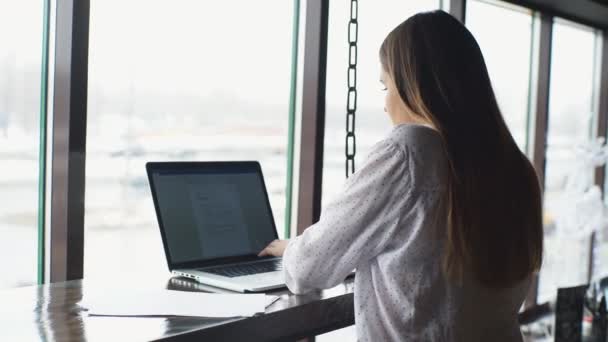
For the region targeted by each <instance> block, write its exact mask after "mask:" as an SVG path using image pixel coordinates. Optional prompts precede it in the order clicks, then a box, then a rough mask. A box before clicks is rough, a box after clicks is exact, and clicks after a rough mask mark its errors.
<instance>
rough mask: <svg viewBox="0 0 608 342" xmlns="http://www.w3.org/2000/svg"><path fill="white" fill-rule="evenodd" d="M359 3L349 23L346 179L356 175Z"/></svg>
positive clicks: (355, 3)
mask: <svg viewBox="0 0 608 342" xmlns="http://www.w3.org/2000/svg"><path fill="white" fill-rule="evenodd" d="M358 19H359V2H358V0H351V1H350V20H349V22H348V76H347V83H348V95H347V98H346V178H348V176H349V175H350V174H353V173H355V154H356V152H357V148H356V137H355V112H356V111H357V39H358V37H359V23H358Z"/></svg>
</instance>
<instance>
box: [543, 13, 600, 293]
mask: <svg viewBox="0 0 608 342" xmlns="http://www.w3.org/2000/svg"><path fill="white" fill-rule="evenodd" d="M594 42H595V34H594V32H593V31H592V30H591V29H587V28H584V27H581V26H575V25H573V24H568V23H566V22H563V21H556V22H555V24H554V25H553V47H552V52H551V53H552V57H551V58H552V64H551V83H550V93H549V96H550V98H549V122H548V131H547V152H546V166H545V175H546V176H545V197H544V202H545V220H546V226H545V251H546V252H545V260H544V264H543V268H542V270H541V276H540V288H539V298H538V299H539V301H543V300H546V299H548V298H550V297H552V296H555V294H556V292H555V291H556V288H557V287H562V286H570V285H578V284H582V283H586V282H587V273H588V260H589V246H590V244H589V235H588V234H577V232H573V234H568V235H565V234H564V233H563V232H566V231H565V230H562V229H561V228H560V229H558V228H559V227H561V226H559V225H557V224H556V223H557V222H558V219H559V222H562V221H561V218H560V217H562V215H561V213H563V212H564V211H565V210H564V207H561V205H564V204H566V205H567V208H570V207H571V206H572V205H573V203H574V202H575V201H576V200H577V198H575V197H570V198H568V199H565V198H563V194H564V193H565V191H566V190H567V189H566V181H567V177H568V175H569V174H572V172H573V171H574V170H575V169H574V166H576V165H578V163H579V162H580V158H578V157H577V155H576V154H575V151H576V148H577V147H578V146H581V145H583V144H587V143H589V142H590V141H591V137H592V136H593V121H594V114H593V80H594V74H593V71H594V70H593V69H594V54H595V50H594ZM592 171H593V170H592V169H589V170H585V174H584V175H583V174H579V175H578V176H577V177H580V176H586V175H589V176H590V175H591V172H592ZM564 200H565V201H566V202H564ZM560 208H562V209H560ZM558 214H560V215H558ZM564 228H567V227H565V226H564Z"/></svg>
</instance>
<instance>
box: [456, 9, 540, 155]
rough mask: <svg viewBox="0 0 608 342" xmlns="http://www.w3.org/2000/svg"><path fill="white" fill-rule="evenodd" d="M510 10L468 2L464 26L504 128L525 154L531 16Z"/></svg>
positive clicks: (521, 11)
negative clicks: (482, 63) (472, 40)
mask: <svg viewBox="0 0 608 342" xmlns="http://www.w3.org/2000/svg"><path fill="white" fill-rule="evenodd" d="M511 8H515V7H513V6H508V7H505V6H501V5H500V4H499V3H496V2H492V3H489V2H483V1H475V0H472V1H469V2H467V14H466V25H467V27H468V29H469V30H470V31H471V33H473V35H474V36H475V39H476V40H477V43H478V44H479V46H480V48H481V51H482V53H483V56H484V59H485V61H486V66H487V68H488V72H489V74H490V79H491V80H492V87H493V88H494V92H495V94H496V98H497V100H498V104H499V106H500V109H501V111H502V114H503V117H504V119H505V121H506V123H507V126H508V127H509V130H510V131H511V134H512V135H513V137H514V138H515V141H516V142H517V144H518V146H519V148H520V149H521V150H522V151H526V140H527V136H528V134H527V132H528V130H527V123H528V98H529V96H528V94H529V85H530V49H531V41H532V15H531V13H530V11H529V10H525V9H520V10H517V9H515V10H512V9H511ZM505 27H508V30H507V29H505Z"/></svg>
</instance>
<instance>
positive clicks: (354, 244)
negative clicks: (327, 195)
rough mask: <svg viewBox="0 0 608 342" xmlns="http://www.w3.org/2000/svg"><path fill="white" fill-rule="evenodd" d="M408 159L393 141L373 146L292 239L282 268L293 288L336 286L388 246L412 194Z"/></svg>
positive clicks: (298, 291)
mask: <svg viewBox="0 0 608 342" xmlns="http://www.w3.org/2000/svg"><path fill="white" fill-rule="evenodd" d="M407 164H408V159H407V158H406V156H405V154H404V152H403V151H402V150H401V149H400V148H399V147H398V146H395V145H394V144H393V143H392V142H391V141H390V140H383V141H380V142H379V143H377V144H376V145H374V147H373V148H372V151H371V152H370V154H369V155H368V157H367V160H366V162H365V163H364V165H363V166H362V167H361V168H360V169H359V170H357V172H355V173H354V174H353V175H351V176H350V177H349V178H348V179H347V181H346V183H345V184H344V187H343V189H342V191H341V193H340V194H339V195H337V196H336V197H335V198H333V200H332V201H331V202H330V203H329V204H328V205H327V207H326V208H325V209H324V210H323V212H322V214H321V217H320V219H319V221H318V222H317V223H315V224H313V225H312V226H310V227H309V228H308V229H306V230H305V231H304V233H303V234H302V235H300V236H298V237H296V238H293V239H292V240H291V241H290V242H289V243H288V245H287V248H286V249H285V253H284V255H283V269H284V273H285V280H286V283H287V286H288V287H289V289H290V290H291V291H292V292H294V293H305V292H308V291H311V290H313V289H322V288H330V287H333V286H335V285H337V284H339V283H340V282H342V281H343V280H344V279H345V278H346V276H347V275H348V274H349V273H350V272H351V271H352V270H354V269H355V268H357V267H359V265H361V264H362V263H365V262H368V261H369V260H371V259H372V258H374V257H375V256H377V255H378V254H379V253H380V252H381V251H382V250H383V248H385V246H386V245H387V243H388V242H389V241H390V240H391V237H392V236H394V232H395V230H396V229H398V228H399V226H400V225H399V222H400V220H401V214H402V208H403V204H404V203H405V201H406V199H407V197H408V193H409V191H408V189H409V186H408V183H409V172H407V169H408V165H407Z"/></svg>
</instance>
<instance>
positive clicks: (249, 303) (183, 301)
mask: <svg viewBox="0 0 608 342" xmlns="http://www.w3.org/2000/svg"><path fill="white" fill-rule="evenodd" d="M277 298H278V297H277V296H268V295H265V294H219V293H204V292H189V291H174V290H158V291H148V290H146V291H111V292H107V293H103V294H99V295H85V297H84V298H83V300H82V302H81V304H80V306H81V307H83V308H86V309H88V314H89V315H92V316H139V317H141V316H200V317H240V316H253V315H255V314H256V313H260V312H264V310H265V308H266V307H267V306H268V305H270V304H271V303H273V302H274V301H276V299H277Z"/></svg>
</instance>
